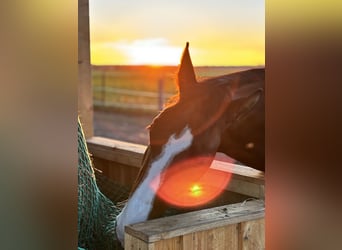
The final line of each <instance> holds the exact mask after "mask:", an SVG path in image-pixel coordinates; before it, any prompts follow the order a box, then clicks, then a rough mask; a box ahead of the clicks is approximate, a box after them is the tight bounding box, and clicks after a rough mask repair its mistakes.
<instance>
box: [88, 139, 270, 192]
mask: <svg viewBox="0 0 342 250" xmlns="http://www.w3.org/2000/svg"><path fill="white" fill-rule="evenodd" d="M87 142H88V149H89V152H90V153H91V154H92V157H93V160H94V165H95V167H96V168H98V169H100V170H101V171H102V172H103V173H104V174H105V175H107V176H108V177H109V178H110V179H112V180H114V181H116V182H118V183H120V184H122V185H128V186H131V185H132V184H133V181H134V180H135V177H136V175H137V173H138V172H139V169H140V167H141V161H142V158H143V154H144V152H145V150H146V146H144V145H139V144H134V143H128V142H123V141H118V140H114V139H109V138H104V137H92V138H90V139H88V140H87ZM211 167H212V168H215V169H219V170H221V171H228V172H231V173H232V178H231V180H230V183H229V185H228V186H227V187H226V190H228V191H232V192H237V193H240V194H243V195H247V196H250V197H255V198H263V197H264V184H265V179H264V174H263V172H261V171H258V170H255V169H252V168H249V167H245V166H241V165H236V164H230V163H227V162H222V161H218V160H214V162H213V164H212V166H211Z"/></svg>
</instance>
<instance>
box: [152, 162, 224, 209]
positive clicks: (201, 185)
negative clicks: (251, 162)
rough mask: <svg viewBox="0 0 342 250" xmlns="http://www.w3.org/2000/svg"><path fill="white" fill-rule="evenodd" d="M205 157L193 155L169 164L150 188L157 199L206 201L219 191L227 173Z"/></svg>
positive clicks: (195, 203)
mask: <svg viewBox="0 0 342 250" xmlns="http://www.w3.org/2000/svg"><path fill="white" fill-rule="evenodd" d="M208 161H209V158H207V157H196V158H192V159H188V160H184V161H181V162H179V163H176V164H173V165H172V166H170V167H169V168H168V169H166V170H165V171H164V172H163V173H162V174H161V176H163V177H162V178H160V176H158V177H156V179H155V180H154V181H153V182H152V184H151V188H153V189H154V190H155V192H156V193H157V195H158V196H159V197H160V198H161V199H163V200H164V201H166V202H167V203H169V204H172V205H174V206H178V207H195V206H199V205H203V204H205V203H207V202H210V201H211V200H213V199H215V198H216V197H217V196H218V195H219V194H220V193H222V192H223V190H224V188H225V187H226V186H227V185H228V183H229V180H230V177H231V173H229V172H225V171H221V170H218V169H213V168H210V167H209V166H208V164H207V163H208ZM161 179H163V182H162V184H161V185H160V186H159V182H160V180H161ZM157 183H158V185H156V184H157Z"/></svg>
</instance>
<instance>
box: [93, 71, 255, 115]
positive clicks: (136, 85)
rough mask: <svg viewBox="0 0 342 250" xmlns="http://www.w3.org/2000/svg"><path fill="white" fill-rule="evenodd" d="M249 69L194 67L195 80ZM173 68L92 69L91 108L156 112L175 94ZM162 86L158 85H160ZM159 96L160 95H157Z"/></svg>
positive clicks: (175, 75) (175, 73)
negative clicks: (93, 106)
mask: <svg viewBox="0 0 342 250" xmlns="http://www.w3.org/2000/svg"><path fill="white" fill-rule="evenodd" d="M249 68H252V67H223V66H222V67H220V66H217V67H212V66H202V67H195V73H196V75H197V79H198V80H201V79H205V78H208V77H213V76H219V75H224V74H229V73H233V72H237V71H241V70H247V69H249ZM177 69H178V67H177V66H158V67H156V66H145V65H143V66H95V65H93V66H92V83H93V98H94V105H95V106H97V107H101V106H104V107H113V108H120V109H124V110H125V109H127V110H128V109H135V110H137V109H141V110H158V109H160V108H161V106H160V105H161V103H160V102H163V103H165V101H166V100H167V99H168V98H169V97H170V96H172V95H174V94H176V92H177V88H176V80H177ZM160 83H162V86H161V84H160ZM160 95H162V96H160Z"/></svg>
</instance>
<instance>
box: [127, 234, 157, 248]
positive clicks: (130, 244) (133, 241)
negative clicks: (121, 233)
mask: <svg viewBox="0 0 342 250" xmlns="http://www.w3.org/2000/svg"><path fill="white" fill-rule="evenodd" d="M136 249H139V250H154V246H153V244H147V243H146V242H144V241H142V240H140V239H137V238H135V237H133V236H131V235H129V234H125V250H136Z"/></svg>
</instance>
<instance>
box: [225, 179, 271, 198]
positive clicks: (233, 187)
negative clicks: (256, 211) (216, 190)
mask: <svg viewBox="0 0 342 250" xmlns="http://www.w3.org/2000/svg"><path fill="white" fill-rule="evenodd" d="M234 177H235V175H233V177H232V179H231V180H230V182H229V184H228V186H227V187H226V190H229V191H232V192H236V193H239V194H244V195H247V196H251V197H255V198H259V199H264V198H265V186H264V185H260V184H255V183H251V182H247V181H244V180H239V179H238V178H234Z"/></svg>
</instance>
